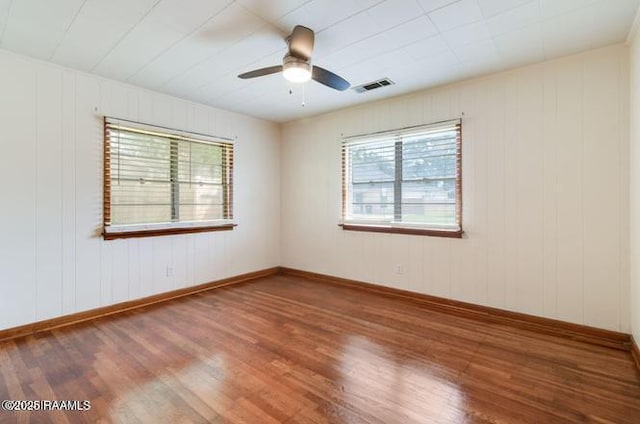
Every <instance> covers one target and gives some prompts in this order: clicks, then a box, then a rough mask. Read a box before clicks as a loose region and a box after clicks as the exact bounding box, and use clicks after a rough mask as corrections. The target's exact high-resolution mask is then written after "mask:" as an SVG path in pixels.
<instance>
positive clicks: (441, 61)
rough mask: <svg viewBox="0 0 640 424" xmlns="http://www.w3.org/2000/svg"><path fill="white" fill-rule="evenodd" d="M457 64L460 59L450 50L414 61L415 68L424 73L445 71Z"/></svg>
mask: <svg viewBox="0 0 640 424" xmlns="http://www.w3.org/2000/svg"><path fill="white" fill-rule="evenodd" d="M459 64H460V59H459V58H458V57H457V56H456V55H455V54H453V52H451V51H450V50H445V51H442V52H440V53H438V54H435V55H432V56H428V57H423V58H421V59H417V60H416V65H418V66H416V68H418V69H423V70H424V71H425V72H435V71H436V70H438V71H440V70H446V69H447V68H449V67H450V66H454V65H459Z"/></svg>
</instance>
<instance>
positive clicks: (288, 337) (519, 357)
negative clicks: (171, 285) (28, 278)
mask: <svg viewBox="0 0 640 424" xmlns="http://www.w3.org/2000/svg"><path fill="white" fill-rule="evenodd" d="M2 399H12V400H21V399H49V400H50V399H65V400H85V399H87V400H90V401H91V409H90V410H88V411H84V412H80V411H77V412H71V411H66V412H62V411H52V412H43V411H37V412H30V413H27V412H19V413H16V412H7V411H0V422H2V423H5V422H7V423H11V422H25V423H26V422H38V423H40V422H43V423H44V422H61V423H67V422H68V423H76V422H92V423H93V422H105V423H107V422H114V423H116V422H122V423H159V422H167V423H191V422H194V423H209V422H213V423H216V422H220V423H221V422H230V423H236V422H237V423H241V422H246V423H325V422H341V423H363V422H370V423H385V424H388V423H463V422H491V423H494V422H506V423H511V422H513V423H524V422H543V423H547V422H585V421H591V422H613V423H638V422H640V373H638V371H637V370H636V368H635V366H634V363H633V360H632V358H631V354H630V353H629V352H624V351H619V350H614V349H609V348H605V347H601V346H594V345H590V344H586V343H582V342H578V341H575V340H568V339H563V338H557V337H554V336H549V335H543V334H538V333H533V332H528V331H526V330H522V329H514V328H510V327H506V326H501V325H498V324H488V323H482V322H478V321H474V320H470V319H468V318H463V317H456V316H452V315H447V314H445V313H442V312H438V311H434V310H429V309H428V308H427V307H426V306H425V305H420V304H417V303H414V302H410V301H405V300H402V299H392V298H389V297H385V296H381V295H377V294H373V293H366V292H363V291H360V290H355V289H350V288H346V287H339V286H335V285H329V284H323V283H319V282H314V281H309V280H306V279H302V278H299V277H294V276H287V275H277V276H272V277H267V278H264V279H261V280H256V281H254V282H250V283H245V284H242V285H236V286H231V287H224V288H219V289H215V290H212V291H208V292H203V293H199V294H196V295H193V296H189V297H185V298H181V299H177V300H173V301H170V302H168V303H165V304H162V305H157V306H150V307H146V308H142V309H138V310H135V311H130V312H125V313H123V314H120V315H117V316H111V317H106V318H102V319H98V320H95V321H91V322H87V323H83V324H78V325H74V326H72V327H67V328H62V329H56V330H52V331H48V332H45V333H40V334H38V335H35V336H29V337H26V338H22V339H15V340H12V341H9V342H5V343H2V344H0V400H2Z"/></svg>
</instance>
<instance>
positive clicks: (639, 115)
mask: <svg viewBox="0 0 640 424" xmlns="http://www.w3.org/2000/svg"><path fill="white" fill-rule="evenodd" d="M638 13H639V14H638V16H636V21H638V20H639V19H640V12H638ZM636 23H637V22H636ZM631 41H632V42H631V47H630V77H631V83H630V85H631V87H630V90H629V92H630V97H631V113H630V115H631V130H630V142H631V154H630V156H629V157H630V165H631V190H630V193H631V199H630V200H631V202H630V203H631V214H630V216H631V258H633V260H632V261H631V332H632V334H633V337H634V339H635V340H636V343H640V260H639V259H640V31H637V27H636V31H635V34H633V38H632V40H631Z"/></svg>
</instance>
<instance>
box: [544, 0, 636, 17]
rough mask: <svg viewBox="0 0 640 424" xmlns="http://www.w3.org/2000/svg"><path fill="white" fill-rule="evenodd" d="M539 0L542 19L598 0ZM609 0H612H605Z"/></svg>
mask: <svg viewBox="0 0 640 424" xmlns="http://www.w3.org/2000/svg"><path fill="white" fill-rule="evenodd" d="M539 1H540V13H541V14H542V19H546V18H550V17H553V16H557V15H561V14H564V13H567V12H571V11H572V10H576V9H581V8H584V7H586V6H589V5H590V4H593V3H595V2H596V1H598V0H562V1H558V0H539ZM606 1H609V2H611V1H612V0H606ZM613 1H616V2H617V1H618V0H613ZM623 1H624V0H623Z"/></svg>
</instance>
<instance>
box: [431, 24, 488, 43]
mask: <svg viewBox="0 0 640 424" xmlns="http://www.w3.org/2000/svg"><path fill="white" fill-rule="evenodd" d="M442 37H443V38H444V39H445V40H446V41H447V43H448V44H449V46H451V47H452V48H455V47H456V46H463V45H465V44H469V43H473V42H477V41H482V40H486V39H488V38H491V33H490V32H489V27H488V26H487V24H486V23H485V22H484V21H480V22H475V23H473V24H469V25H465V26H462V27H458V28H456V29H452V30H451V31H447V32H444V33H442Z"/></svg>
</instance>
